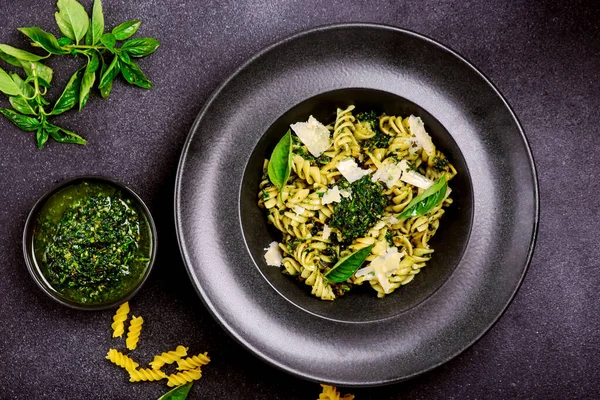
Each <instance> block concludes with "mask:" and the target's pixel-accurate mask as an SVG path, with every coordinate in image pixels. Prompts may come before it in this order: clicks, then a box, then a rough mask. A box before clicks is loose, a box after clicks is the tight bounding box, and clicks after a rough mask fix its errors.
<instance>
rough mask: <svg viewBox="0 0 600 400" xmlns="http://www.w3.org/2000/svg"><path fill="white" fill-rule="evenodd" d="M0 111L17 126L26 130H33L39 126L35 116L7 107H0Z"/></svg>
mask: <svg viewBox="0 0 600 400" xmlns="http://www.w3.org/2000/svg"><path fill="white" fill-rule="evenodd" d="M0 113H2V115H4V116H5V117H6V118H8V120H9V121H10V122H12V123H13V124H15V126H16V127H17V128H19V129H22V130H24V131H27V132H33V131H35V130H37V129H38V128H39V126H40V121H38V120H37V118H33V117H28V116H26V115H22V114H19V113H18V112H16V111H13V110H10V109H8V108H0Z"/></svg>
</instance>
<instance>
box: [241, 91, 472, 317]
mask: <svg viewBox="0 0 600 400" xmlns="http://www.w3.org/2000/svg"><path fill="white" fill-rule="evenodd" d="M350 105H354V106H356V109H355V112H360V111H370V110H374V111H376V112H377V114H378V115H380V114H383V113H385V114H387V115H402V116H408V115H411V114H413V115H417V116H419V117H421V119H422V120H423V122H424V123H425V126H426V127H427V131H428V132H429V133H430V135H431V137H432V139H433V142H434V144H435V145H436V147H437V148H438V149H439V150H441V151H442V152H443V153H444V154H445V155H446V156H447V157H448V159H449V160H450V162H451V163H452V164H453V165H454V166H455V168H456V169H457V171H458V174H457V175H456V177H455V178H454V179H452V181H451V182H450V187H451V188H452V193H453V194H452V197H453V198H455V199H457V201H456V202H455V203H454V204H453V205H452V206H451V207H450V208H449V209H448V210H447V212H446V213H445V214H444V216H443V217H442V219H441V221H440V229H439V230H438V231H437V232H436V234H435V236H434V237H433V238H432V239H431V241H430V242H429V243H430V245H431V247H432V248H433V249H435V253H434V256H433V257H432V259H431V261H429V262H428V263H427V266H426V267H425V268H422V269H421V271H420V272H419V273H418V274H417V275H416V276H415V279H413V281H412V282H411V283H410V284H408V285H406V286H402V287H401V288H399V289H398V290H397V293H394V294H391V295H389V296H386V297H385V299H384V300H381V299H378V298H377V296H376V292H375V291H373V290H372V289H371V288H370V286H369V285H363V286H357V287H355V288H353V289H352V292H351V293H350V294H348V295H347V296H344V297H341V298H338V299H336V301H335V307H332V305H331V304H330V303H329V302H325V301H322V300H319V299H318V298H316V297H314V296H312V295H311V294H310V289H311V288H310V287H309V286H306V285H303V284H302V283H301V282H298V281H297V279H295V278H291V277H290V276H288V275H284V274H282V273H281V272H280V270H279V269H278V268H273V267H272V266H268V265H267V264H266V262H265V258H264V254H265V250H264V248H265V247H267V246H268V244H269V243H271V242H272V241H277V242H281V238H282V234H281V232H280V231H279V230H277V229H276V228H275V227H274V226H273V225H270V224H267V220H266V217H265V215H264V210H262V209H260V208H259V207H258V206H257V204H256V203H257V198H258V192H259V188H258V185H259V183H260V181H261V179H262V165H263V162H264V160H265V159H268V158H269V157H270V155H271V153H272V151H273V148H274V147H275V145H276V144H277V142H278V141H279V139H280V138H281V137H282V136H283V134H284V133H285V132H286V131H287V130H288V129H289V126H290V124H293V123H295V122H298V121H306V120H307V119H308V117H309V116H310V115H312V116H313V117H315V118H316V119H317V120H319V121H321V122H323V123H325V124H328V123H330V122H332V121H334V120H335V112H336V109H337V108H342V109H344V108H346V107H348V106H350ZM239 205H240V216H241V225H242V232H243V235H244V240H245V242H246V245H247V246H248V250H249V252H250V254H251V255H252V258H253V259H254V263H255V265H256V266H257V267H258V269H259V270H260V272H261V274H262V275H263V276H264V277H265V279H266V280H267V281H268V282H269V284H271V286H272V287H273V288H274V289H275V290H276V291H277V292H279V294H281V295H282V296H283V297H284V298H286V299H287V300H289V301H290V302H292V303H293V304H295V305H296V306H298V307H300V308H301V309H303V310H304V311H307V312H310V313H313V314H315V315H318V316H321V317H324V318H329V319H332V320H337V321H346V322H366V321H373V320H381V319H385V318H388V317H390V316H393V315H397V314H399V313H402V312H404V311H406V310H408V309H410V308H412V307H414V306H415V305H417V304H419V303H421V302H422V301H423V300H424V299H426V298H427V297H429V296H430V295H431V294H432V293H433V292H434V291H436V290H437V289H438V288H439V287H440V286H441V285H442V284H443V283H444V281H445V280H446V279H447V278H448V277H449V276H450V274H451V273H452V271H454V268H455V267H456V266H457V265H458V263H459V261H460V259H461V257H462V253H463V251H464V249H465V246H466V244H467V243H468V241H469V234H470V231H471V222H472V218H473V192H472V184H471V179H470V177H469V171H468V168H467V165H466V163H465V160H464V157H463V155H462V153H461V151H460V149H459V148H458V145H457V144H456V142H455V141H454V139H452V136H450V134H449V133H448V131H447V130H446V129H445V128H444V127H443V126H442V124H440V122H439V121H437V120H436V119H435V118H434V117H433V116H432V115H431V114H430V113H429V112H427V111H426V110H425V109H423V108H421V107H419V106H418V105H416V104H415V103H413V102H411V101H409V100H407V99H405V98H403V97H400V96H397V95H395V94H392V93H389V92H384V91H380V90H372V89H340V90H335V91H331V92H327V93H322V94H320V95H317V96H314V97H311V98H310V99H307V100H305V101H303V102H302V103H300V104H298V105H296V106H294V107H293V108H291V109H290V110H288V111H287V112H286V113H285V114H283V115H282V116H281V117H280V118H279V119H278V120H277V121H275V123H273V124H272V125H271V127H270V128H269V129H268V130H267V132H266V133H265V134H264V136H263V137H262V138H261V140H260V141H259V142H258V144H257V145H256V147H255V148H254V151H253V152H252V155H251V156H250V159H249V160H248V164H247V165H246V170H245V171H244V175H243V178H242V190H241V193H240V203H239Z"/></svg>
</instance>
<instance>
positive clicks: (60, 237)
mask: <svg viewBox="0 0 600 400" xmlns="http://www.w3.org/2000/svg"><path fill="white" fill-rule="evenodd" d="M151 252H152V239H151V231H150V226H149V223H148V220H147V219H146V216H145V215H144V213H143V212H142V211H141V209H140V208H139V206H138V204H137V202H136V201H135V200H134V199H132V198H130V197H129V196H128V195H127V194H126V193H125V192H123V191H122V190H120V189H118V188H116V187H115V186H112V185H110V184H107V183H98V182H82V183H78V184H75V185H71V186H68V187H66V188H64V189H62V190H60V191H58V192H57V193H55V194H54V195H53V196H52V197H51V198H50V199H49V200H48V201H47V202H46V204H45V205H44V206H43V208H42V209H41V211H40V214H39V216H38V219H37V223H36V227H35V230H34V253H35V259H36V262H37V264H38V266H39V268H40V270H41V272H42V274H43V275H44V277H45V278H46V280H47V281H48V283H49V284H50V285H51V286H52V287H53V288H54V289H55V290H56V291H57V292H59V293H60V294H62V295H63V296H64V297H66V298H67V299H69V300H72V301H75V302H77V303H81V304H101V303H106V302H110V301H112V300H116V299H119V298H122V297H123V296H125V295H126V294H127V293H129V292H130V291H131V290H132V289H134V288H135V286H136V285H137V283H138V282H139V281H140V280H141V279H142V277H143V276H144V273H145V272H146V269H147V268H148V263H149V260H150V255H151Z"/></svg>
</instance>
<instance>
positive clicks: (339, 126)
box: [258, 106, 456, 300]
mask: <svg viewBox="0 0 600 400" xmlns="http://www.w3.org/2000/svg"><path fill="white" fill-rule="evenodd" d="M354 109H355V107H354V106H350V107H348V108H346V109H344V110H342V109H338V110H337V113H336V118H335V121H331V124H329V125H327V126H325V125H323V124H322V123H321V122H319V121H317V120H316V119H315V118H314V117H312V116H311V117H310V118H309V121H308V122H299V123H296V124H292V125H291V130H290V131H288V133H286V137H284V139H285V140H287V143H290V138H289V136H288V135H289V134H290V133H291V152H278V153H277V154H276V153H273V155H272V156H271V158H270V160H269V159H267V160H265V162H264V166H263V179H262V181H261V183H260V185H259V194H258V205H259V207H261V208H263V209H265V211H266V215H267V220H268V222H269V223H270V224H272V225H274V226H275V227H276V228H277V229H278V230H279V231H281V232H282V234H283V237H282V239H281V241H280V242H275V243H274V244H275V245H277V246H278V250H280V251H281V256H282V257H281V258H280V257H274V256H273V253H274V249H273V248H272V247H273V245H274V244H272V246H271V248H270V250H269V251H270V253H269V256H268V258H267V261H268V263H269V265H280V266H282V272H283V273H284V274H288V275H292V276H295V277H297V278H298V279H299V280H300V281H301V282H304V283H305V284H306V285H308V286H310V287H312V291H311V293H312V294H313V295H315V296H316V297H318V298H320V299H322V300H334V299H335V298H336V297H337V296H342V295H344V294H345V293H346V292H348V291H349V290H351V289H352V288H353V287H354V286H357V285H362V284H365V283H368V284H369V285H370V286H371V287H372V288H373V289H374V290H375V291H376V292H377V296H378V297H384V296H385V295H387V294H390V293H392V292H393V291H394V290H396V289H397V288H399V287H400V286H402V285H405V284H407V283H409V282H410V281H412V280H413V278H414V276H415V275H416V274H417V273H418V272H419V270H420V269H421V268H422V267H424V266H425V265H426V262H427V261H429V259H430V258H431V255H432V253H433V251H434V250H433V249H432V248H431V247H430V246H429V240H430V239H431V237H432V236H433V235H434V234H435V233H436V231H437V229H438V228H439V224H440V218H441V216H442V215H443V214H444V208H446V207H448V206H449V205H450V204H452V199H451V198H450V197H449V195H450V193H451V190H450V188H449V187H448V183H447V182H448V181H450V180H451V179H452V178H453V177H454V176H455V175H456V170H455V168H454V167H453V166H452V164H451V163H450V162H449V161H448V159H447V158H446V156H445V155H444V154H442V153H441V152H440V151H439V150H437V148H436V147H435V145H434V143H433V141H432V140H431V137H430V136H429V134H428V133H427V132H426V130H425V125H424V123H423V121H422V120H421V119H420V118H418V117H416V116H414V115H410V116H407V117H400V116H387V115H378V114H377V113H376V112H374V111H368V112H359V113H353V111H354ZM324 129H327V132H329V134H330V136H329V137H327V135H326V134H325V131H324ZM282 140H283V139H282ZM315 149H316V150H315ZM275 162H276V163H277V167H275V164H274V163H275ZM269 163H273V165H271V167H269ZM278 168H280V169H281V170H278ZM288 173H289V175H288ZM279 176H289V178H288V179H287V181H286V182H281V180H280V179H279V178H278V177H279ZM274 182H275V183H276V184H275V183H274ZM369 246H372V250H371V252H370V254H369V255H368V257H367V258H366V260H365V262H364V263H363V264H362V265H361V266H359V268H358V269H357V270H355V272H354V273H353V274H352V275H351V276H350V278H348V279H347V280H345V281H343V282H335V281H334V280H333V279H331V280H329V279H328V278H327V275H328V273H329V271H330V270H331V269H332V267H333V266H334V265H336V263H338V261H340V260H343V259H344V258H345V257H348V256H349V255H351V254H353V253H356V252H357V251H359V250H360V249H363V248H367V247H369ZM280 259H281V261H280ZM345 269H346V270H347V268H345ZM351 271H352V270H351ZM351 271H350V272H351ZM344 278H345V276H344V277H343V278H342V279H344Z"/></svg>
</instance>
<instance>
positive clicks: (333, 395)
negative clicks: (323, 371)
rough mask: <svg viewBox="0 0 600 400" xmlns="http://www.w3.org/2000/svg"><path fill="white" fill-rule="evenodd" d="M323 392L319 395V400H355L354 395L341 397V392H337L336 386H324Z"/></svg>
mask: <svg viewBox="0 0 600 400" xmlns="http://www.w3.org/2000/svg"><path fill="white" fill-rule="evenodd" d="M321 386H322V387H323V392H322V393H321V394H320V395H319V398H318V399H317V400H354V395H353V394H345V395H344V397H340V392H338V391H337V388H336V387H335V386H329V385H323V384H321Z"/></svg>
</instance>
